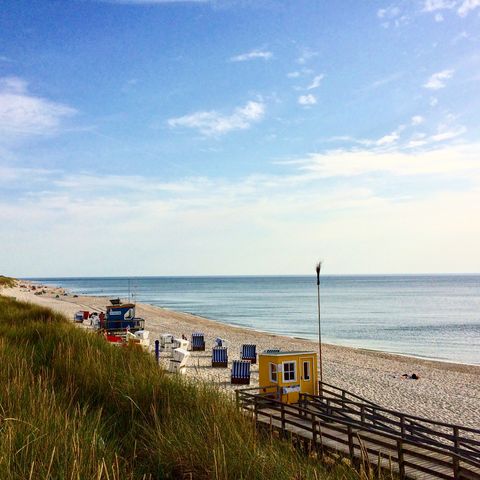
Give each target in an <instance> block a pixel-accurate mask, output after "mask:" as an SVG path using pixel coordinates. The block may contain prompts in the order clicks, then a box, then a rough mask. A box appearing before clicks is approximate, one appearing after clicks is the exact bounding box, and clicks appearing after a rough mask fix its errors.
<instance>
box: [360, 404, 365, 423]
mask: <svg viewBox="0 0 480 480" xmlns="http://www.w3.org/2000/svg"><path fill="white" fill-rule="evenodd" d="M360 418H361V420H362V423H365V405H363V404H362V406H361V407H360Z"/></svg>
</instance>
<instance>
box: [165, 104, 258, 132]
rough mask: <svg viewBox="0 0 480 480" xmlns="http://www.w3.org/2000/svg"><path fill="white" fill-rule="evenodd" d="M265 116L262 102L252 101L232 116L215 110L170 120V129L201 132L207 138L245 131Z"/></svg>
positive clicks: (237, 109) (239, 108)
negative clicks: (192, 129)
mask: <svg viewBox="0 0 480 480" xmlns="http://www.w3.org/2000/svg"><path fill="white" fill-rule="evenodd" d="M264 114H265V105H264V103H262V102H254V101H250V102H247V103H246V104H245V106H243V107H237V108H236V109H235V110H234V111H233V113H232V114H231V115H223V114H221V113H220V112H217V111H215V110H210V111H203V112H195V113H192V114H190V115H185V116H183V117H178V118H171V119H169V120H168V125H169V126H170V127H173V128H175V127H186V128H194V129H197V130H199V131H200V132H201V133H202V134H204V135H207V136H216V135H223V134H225V133H228V132H230V131H233V130H245V129H247V128H250V126H251V124H252V123H254V122H258V121H260V120H261V119H262V118H263V116H264Z"/></svg>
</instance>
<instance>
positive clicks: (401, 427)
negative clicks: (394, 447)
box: [400, 415, 405, 438]
mask: <svg viewBox="0 0 480 480" xmlns="http://www.w3.org/2000/svg"><path fill="white" fill-rule="evenodd" d="M400 432H401V434H402V438H405V416H404V415H400Z"/></svg>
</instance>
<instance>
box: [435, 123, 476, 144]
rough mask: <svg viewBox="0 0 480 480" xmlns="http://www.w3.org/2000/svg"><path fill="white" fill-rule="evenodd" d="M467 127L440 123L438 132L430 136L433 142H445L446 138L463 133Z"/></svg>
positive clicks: (449, 138)
mask: <svg viewBox="0 0 480 480" xmlns="http://www.w3.org/2000/svg"><path fill="white" fill-rule="evenodd" d="M466 131H467V129H466V128H465V127H464V126H462V125H459V126H456V127H452V126H451V125H440V126H439V127H438V131H437V133H436V134H434V135H432V136H431V137H430V138H431V140H432V141H433V142H443V141H445V140H451V139H453V138H456V137H459V136H460V135H463V134H464V133H465V132H466Z"/></svg>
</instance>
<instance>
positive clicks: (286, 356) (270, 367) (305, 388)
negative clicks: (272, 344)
mask: <svg viewBox="0 0 480 480" xmlns="http://www.w3.org/2000/svg"><path fill="white" fill-rule="evenodd" d="M258 384H259V387H260V389H262V388H266V387H278V389H279V392H280V400H281V401H282V402H285V403H296V402H298V398H299V393H310V394H311V395H316V394H317V391H318V386H317V353H316V352H311V351H292V352H288V351H280V350H265V351H264V352H262V353H260V354H259V356H258ZM260 391H261V390H260Z"/></svg>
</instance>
